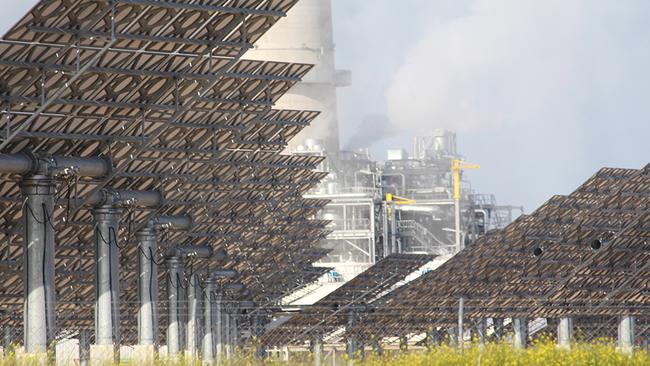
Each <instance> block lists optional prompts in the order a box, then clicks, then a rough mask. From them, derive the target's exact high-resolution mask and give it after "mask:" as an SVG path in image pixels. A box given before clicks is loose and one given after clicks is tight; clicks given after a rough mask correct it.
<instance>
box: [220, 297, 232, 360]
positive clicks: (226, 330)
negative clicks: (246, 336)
mask: <svg viewBox="0 0 650 366" xmlns="http://www.w3.org/2000/svg"><path fill="white" fill-rule="evenodd" d="M224 305H225V304H224ZM228 308H229V306H224V307H223V310H222V313H221V314H222V316H223V328H222V333H221V336H222V339H223V345H224V347H223V348H224V351H223V352H224V355H225V358H226V359H227V360H229V359H230V357H231V356H232V339H231V337H232V331H231V330H230V327H231V326H232V319H231V317H230V311H229V310H230V309H228Z"/></svg>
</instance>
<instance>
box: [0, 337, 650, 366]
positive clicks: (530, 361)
mask: <svg viewBox="0 0 650 366" xmlns="http://www.w3.org/2000/svg"><path fill="white" fill-rule="evenodd" d="M308 358H309V356H306V357H305V356H304V354H303V356H302V357H301V358H292V359H291V360H290V361H289V362H282V361H280V360H273V359H267V360H265V361H264V362H260V361H259V360H256V359H255V358H253V357H252V356H251V357H237V358H234V359H232V360H230V361H229V362H224V363H222V365H228V366H248V365H250V366H261V365H264V366H266V365H268V366H280V365H292V366H293V365H295V366H307V365H313V361H312V360H310V359H308ZM347 361H348V360H346V359H344V358H339V359H337V360H336V362H334V363H333V362H332V361H331V360H327V361H323V362H321V365H322V366H330V365H336V366H346V365H348V362H347ZM38 364H41V363H40V362H35V360H30V359H16V357H12V356H9V357H4V358H3V359H2V360H1V361H0V365H1V366H14V365H16V366H18V365H38ZM124 364H125V365H127V364H129V363H124ZM131 364H132V363H131ZM191 364H192V363H191V362H189V361H188V360H173V361H172V360H159V361H158V362H156V365H158V366H163V365H164V366H176V365H178V366H185V365H191ZM194 364H195V365H200V364H201V363H200V362H195V363H194ZM354 365H358V366H380V365H382V366H383V365H391V366H447V365H449V366H527V365H531V366H600V365H613V366H618V365H621V366H623V365H625V366H628V365H630V366H640V365H650V354H649V353H648V352H646V351H641V350H639V351H637V352H635V353H634V355H631V356H627V355H624V354H622V353H621V352H618V351H617V350H616V348H615V347H614V345H613V344H611V343H607V342H602V343H591V344H575V345H573V346H572V348H571V349H560V348H558V347H557V346H556V345H555V344H554V343H552V342H540V343H537V344H535V345H532V346H530V347H529V348H527V349H525V350H514V349H513V348H512V346H511V345H509V344H488V345H486V346H485V347H479V346H477V345H470V346H468V347H467V348H465V350H464V351H463V352H462V353H461V352H460V351H459V350H457V349H454V348H450V347H447V346H441V347H436V348H434V349H432V350H430V351H427V352H422V351H412V352H406V353H400V354H386V355H384V356H381V357H379V356H376V355H374V354H368V355H367V356H366V357H365V359H363V360H359V359H357V360H355V362H354Z"/></svg>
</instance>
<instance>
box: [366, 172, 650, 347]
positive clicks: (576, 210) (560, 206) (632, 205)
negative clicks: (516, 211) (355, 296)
mask: <svg viewBox="0 0 650 366" xmlns="http://www.w3.org/2000/svg"><path fill="white" fill-rule="evenodd" d="M649 192H650V166H647V167H645V168H644V169H640V170H635V169H612V168H604V169H602V170H600V171H599V172H598V173H596V174H595V175H594V176H593V177H591V178H590V179H589V180H588V181H586V182H585V183H584V184H583V185H581V186H580V187H579V188H578V189H577V190H576V191H574V192H573V193H572V194H570V195H569V196H555V197H553V198H551V199H550V200H549V201H548V202H546V203H545V204H544V205H542V206H541V207H540V208H538V209H537V210H536V211H534V212H533V213H532V214H530V215H526V216H522V217H520V218H519V219H517V220H516V221H515V222H513V223H512V224H510V225H509V226H507V227H506V228H504V229H502V230H498V231H493V232H490V233H488V234H487V235H485V236H483V237H481V238H480V239H478V240H477V241H476V243H475V244H474V245H473V246H471V247H468V248H466V249H465V250H463V251H462V252H460V253H459V254H457V255H456V256H454V257H452V258H451V259H450V260H449V261H447V262H446V263H445V264H443V265H442V266H441V267H440V268H438V269H436V270H435V271H432V272H429V273H427V274H426V275H424V276H422V277H420V278H418V279H417V280H415V281H413V282H412V283H410V284H408V285H407V286H404V287H402V288H399V289H397V290H396V291H394V292H392V293H390V294H388V295H387V296H386V297H384V298H383V299H381V300H380V301H378V304H377V309H378V310H377V313H378V314H381V313H384V314H387V315H386V316H375V317H372V321H371V322H365V323H362V324H359V325H358V326H357V328H358V329H360V330H362V331H363V332H366V333H368V334H374V335H376V336H396V337H397V336H403V335H407V334H418V333H423V332H426V331H427V330H428V329H430V328H431V327H434V328H435V327H453V326H455V325H456V324H457V322H458V306H459V299H460V298H461V297H462V298H463V299H464V307H465V314H466V316H467V318H468V319H484V318H495V319H505V318H528V319H533V318H537V317H543V318H548V319H559V318H562V317H574V318H576V319H581V321H583V322H585V323H586V324H587V325H588V324H589V323H594V322H604V323H603V324H605V323H606V321H603V319H610V320H611V319H616V317H617V316H629V315H633V316H636V317H638V318H639V319H644V318H647V317H648V315H650V314H648V310H649V308H648V305H649V304H650V298H648V296H649V294H650V292H649V291H648V285H649V284H648V281H647V278H648V277H647V275H648V274H649V273H648V269H649V265H648V259H649V258H648V255H650V247H649V246H648V243H649V242H648V238H649V237H650V193H649ZM592 325H593V324H592ZM602 329H605V328H602ZM609 329H610V330H611V329H614V330H615V327H614V326H613V327H609ZM602 335H603V334H599V336H602Z"/></svg>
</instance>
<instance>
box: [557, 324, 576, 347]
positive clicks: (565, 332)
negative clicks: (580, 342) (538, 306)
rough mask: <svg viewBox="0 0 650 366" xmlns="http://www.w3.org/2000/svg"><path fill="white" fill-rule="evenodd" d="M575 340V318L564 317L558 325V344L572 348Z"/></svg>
mask: <svg viewBox="0 0 650 366" xmlns="http://www.w3.org/2000/svg"><path fill="white" fill-rule="evenodd" d="M572 340H573V318H562V319H560V323H559V324H558V325H557V344H558V346H559V347H561V348H567V349H568V348H570V347H571V342H572Z"/></svg>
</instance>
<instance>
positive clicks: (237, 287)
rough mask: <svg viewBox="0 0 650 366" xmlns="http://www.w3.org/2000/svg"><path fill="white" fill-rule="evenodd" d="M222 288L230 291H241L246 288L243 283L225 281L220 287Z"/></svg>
mask: <svg viewBox="0 0 650 366" xmlns="http://www.w3.org/2000/svg"><path fill="white" fill-rule="evenodd" d="M222 288H223V289H224V290H230V291H236V292H241V291H244V289H246V285H244V284H243V283H227V284H225V285H223V287H222Z"/></svg>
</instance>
